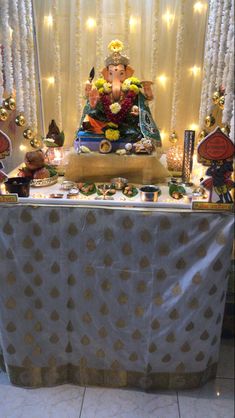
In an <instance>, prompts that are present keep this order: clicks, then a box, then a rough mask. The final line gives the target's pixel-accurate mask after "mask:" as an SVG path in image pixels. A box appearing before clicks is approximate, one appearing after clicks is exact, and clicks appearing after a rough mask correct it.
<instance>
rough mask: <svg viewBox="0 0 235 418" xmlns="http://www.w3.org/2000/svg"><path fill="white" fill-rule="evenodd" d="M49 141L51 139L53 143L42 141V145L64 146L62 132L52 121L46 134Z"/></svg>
mask: <svg viewBox="0 0 235 418" xmlns="http://www.w3.org/2000/svg"><path fill="white" fill-rule="evenodd" d="M46 137H47V138H48V139H49V140H50V139H53V141H51V143H50V141H48V140H47V139H46V140H44V143H45V145H46V146H51V147H62V146H63V145H64V132H63V131H61V132H60V130H59V128H58V126H57V125H56V122H55V120H54V119H52V121H51V123H50V125H49V128H48V133H47V136H46Z"/></svg>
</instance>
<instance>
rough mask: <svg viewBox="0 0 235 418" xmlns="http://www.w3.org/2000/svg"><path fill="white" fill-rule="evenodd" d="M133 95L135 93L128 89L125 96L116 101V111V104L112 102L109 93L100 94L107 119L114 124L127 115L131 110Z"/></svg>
mask: <svg viewBox="0 0 235 418" xmlns="http://www.w3.org/2000/svg"><path fill="white" fill-rule="evenodd" d="M135 97H136V93H134V91H131V90H129V91H128V93H127V94H126V96H125V98H124V99H121V101H120V103H117V105H119V106H120V108H119V110H118V111H117V107H116V106H115V107H114V105H116V104H115V103H112V101H111V97H110V95H107V94H101V96H100V99H101V103H102V105H103V108H104V113H105V115H106V117H107V119H108V120H109V121H111V122H113V123H115V124H119V123H121V122H122V121H123V119H125V117H126V116H127V113H128V112H129V111H130V110H131V108H132V106H133V104H134V100H135Z"/></svg>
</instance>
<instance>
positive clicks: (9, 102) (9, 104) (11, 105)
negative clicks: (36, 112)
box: [3, 96, 16, 110]
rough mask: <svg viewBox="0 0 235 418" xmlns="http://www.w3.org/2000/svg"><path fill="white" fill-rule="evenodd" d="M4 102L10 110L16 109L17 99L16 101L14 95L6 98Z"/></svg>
mask: <svg viewBox="0 0 235 418" xmlns="http://www.w3.org/2000/svg"><path fill="white" fill-rule="evenodd" d="M3 104H4V106H5V107H6V108H7V109H8V110H15V108H16V101H15V99H14V97H12V96H10V97H8V98H7V99H5V100H4V101H3Z"/></svg>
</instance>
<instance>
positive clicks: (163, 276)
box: [156, 269, 167, 282]
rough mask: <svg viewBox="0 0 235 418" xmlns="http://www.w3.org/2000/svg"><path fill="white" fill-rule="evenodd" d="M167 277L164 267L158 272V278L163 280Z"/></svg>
mask: <svg viewBox="0 0 235 418" xmlns="http://www.w3.org/2000/svg"><path fill="white" fill-rule="evenodd" d="M166 278H167V274H166V272H165V270H164V269H160V270H158V271H157V272H156V279H157V280H159V281H160V282H162V281H163V280H165V279H166Z"/></svg>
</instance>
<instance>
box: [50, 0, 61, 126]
mask: <svg viewBox="0 0 235 418" xmlns="http://www.w3.org/2000/svg"><path fill="white" fill-rule="evenodd" d="M51 9H52V16H53V22H54V30H53V35H54V63H55V91H56V100H55V113H56V115H57V121H58V126H59V127H60V128H62V97H61V56H60V42H59V25H58V0H52V7H51Z"/></svg>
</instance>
